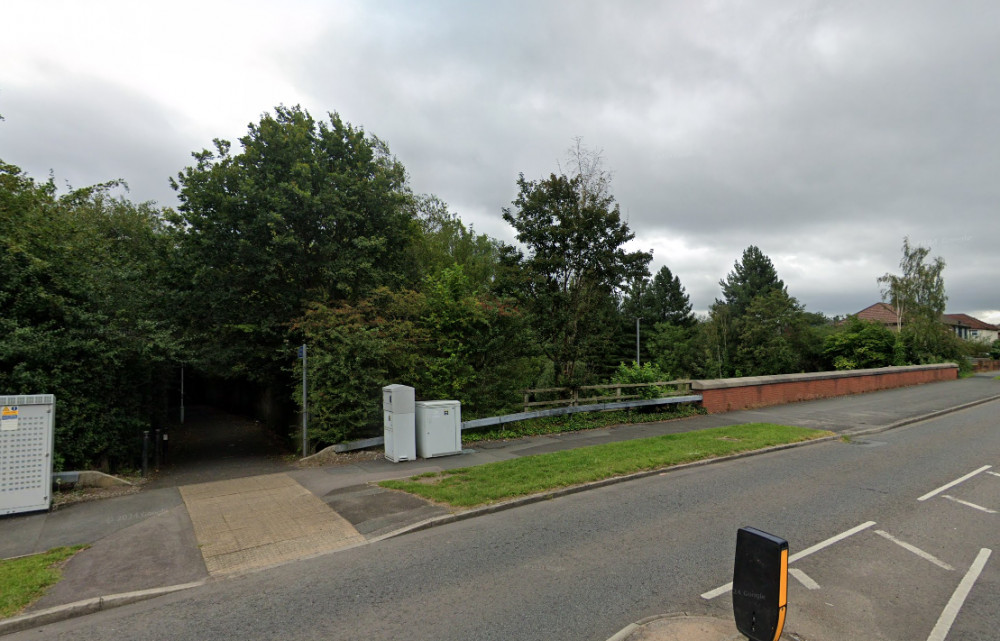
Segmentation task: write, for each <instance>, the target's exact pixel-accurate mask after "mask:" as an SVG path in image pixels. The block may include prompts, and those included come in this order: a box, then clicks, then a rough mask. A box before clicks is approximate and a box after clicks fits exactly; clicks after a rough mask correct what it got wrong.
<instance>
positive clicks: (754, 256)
mask: <svg viewBox="0 0 1000 641" xmlns="http://www.w3.org/2000/svg"><path fill="white" fill-rule="evenodd" d="M719 285H721V286H722V299H723V302H725V304H726V305H728V306H729V310H730V312H731V313H732V315H733V316H734V317H736V318H739V317H740V316H742V315H743V313H744V312H746V310H747V308H748V307H749V306H750V303H751V302H753V299H754V298H756V297H758V296H762V295H765V294H769V293H770V292H772V291H775V290H781V291H784V290H785V283H784V282H783V281H782V280H781V279H780V278H778V272H777V271H776V270H775V269H774V263H772V262H771V259H770V258H768V257H767V256H765V255H764V253H763V252H762V251H760V249H758V248H757V247H756V246H755V245H750V246H749V247H747V248H746V249H745V250H743V257H742V258H741V259H740V260H738V261H736V263H735V264H734V265H733V271H731V272H729V274H728V275H726V278H725V279H723V280H720V281H719Z"/></svg>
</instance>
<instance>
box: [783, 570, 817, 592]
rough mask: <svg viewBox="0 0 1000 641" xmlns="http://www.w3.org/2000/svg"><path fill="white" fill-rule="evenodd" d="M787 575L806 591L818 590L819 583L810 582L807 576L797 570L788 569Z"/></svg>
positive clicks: (810, 579)
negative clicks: (792, 577) (793, 578)
mask: <svg viewBox="0 0 1000 641" xmlns="http://www.w3.org/2000/svg"><path fill="white" fill-rule="evenodd" d="M788 573H789V574H791V575H792V576H794V577H795V578H796V579H797V580H798V582H799V583H801V584H802V585H803V586H804V587H805V588H806V589H807V590H818V589H819V583H816V582H815V581H813V580H812V577H810V576H809V575H808V574H806V573H805V572H803V571H802V570H800V569H798V568H788Z"/></svg>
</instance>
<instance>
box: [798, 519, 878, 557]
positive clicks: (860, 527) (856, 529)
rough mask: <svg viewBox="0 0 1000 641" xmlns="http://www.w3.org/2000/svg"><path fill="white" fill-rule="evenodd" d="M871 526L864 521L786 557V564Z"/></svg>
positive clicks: (871, 524)
mask: <svg viewBox="0 0 1000 641" xmlns="http://www.w3.org/2000/svg"><path fill="white" fill-rule="evenodd" d="M873 525H875V521H866V522H864V523H862V524H861V525H857V526H855V527H852V528H851V529H850V530H847V531H846V532H841V533H840V534H838V535H836V536H831V537H830V538H828V539H827V540H825V541H820V542H819V543H817V544H816V545H814V546H812V547H811V548H806V549H804V550H802V551H801V552H798V553H796V554H793V555H792V556H790V557H788V562H789V563H794V562H795V561H798V560H799V559H804V558H806V557H807V556H809V555H810V554H813V553H815V552H819V551H820V550H822V549H823V548H825V547H829V546H831V545H833V544H834V543H836V542H838V541H843V540H844V539H846V538H847V537H849V536H852V535H854V534H857V533H858V532H860V531H862V530H867V529H868V528H870V527H871V526H873Z"/></svg>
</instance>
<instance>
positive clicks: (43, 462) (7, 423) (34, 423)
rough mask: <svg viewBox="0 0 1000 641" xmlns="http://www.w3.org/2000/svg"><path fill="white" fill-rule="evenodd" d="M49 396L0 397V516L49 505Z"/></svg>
mask: <svg viewBox="0 0 1000 641" xmlns="http://www.w3.org/2000/svg"><path fill="white" fill-rule="evenodd" d="M55 406H56V399H55V396H53V395H52V394H37V395H32V396H0V514H15V513H18V512H34V511H37V510H47V509H49V507H50V506H51V504H52V447H53V442H54V440H55V439H54V432H55Z"/></svg>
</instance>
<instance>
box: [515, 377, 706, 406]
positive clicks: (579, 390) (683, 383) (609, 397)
mask: <svg viewBox="0 0 1000 641" xmlns="http://www.w3.org/2000/svg"><path fill="white" fill-rule="evenodd" d="M643 387H647V388H648V387H659V388H671V389H663V390H661V392H660V394H658V396H659V397H660V398H663V397H669V396H683V395H685V394H690V392H691V381H689V380H676V381H658V382H656V383H613V384H608V385H581V386H579V387H543V388H538V389H527V390H524V411H526V412H527V411H528V408H531V407H542V406H545V405H550V406H551V405H555V406H558V405H569V406H570V407H575V406H577V405H580V404H587V403H601V402H604V401H627V400H631V399H637V398H643V394H627V393H626V394H623V393H622V390H634V389H638V388H643ZM604 390H614V393H613V394H605V395H603V396H602V395H601V392H602V391H604ZM591 392H593V393H594V394H591ZM555 393H561V394H562V395H563V396H559V397H556V398H552V399H546V400H538V397H539V396H545V395H548V394H555Z"/></svg>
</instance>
